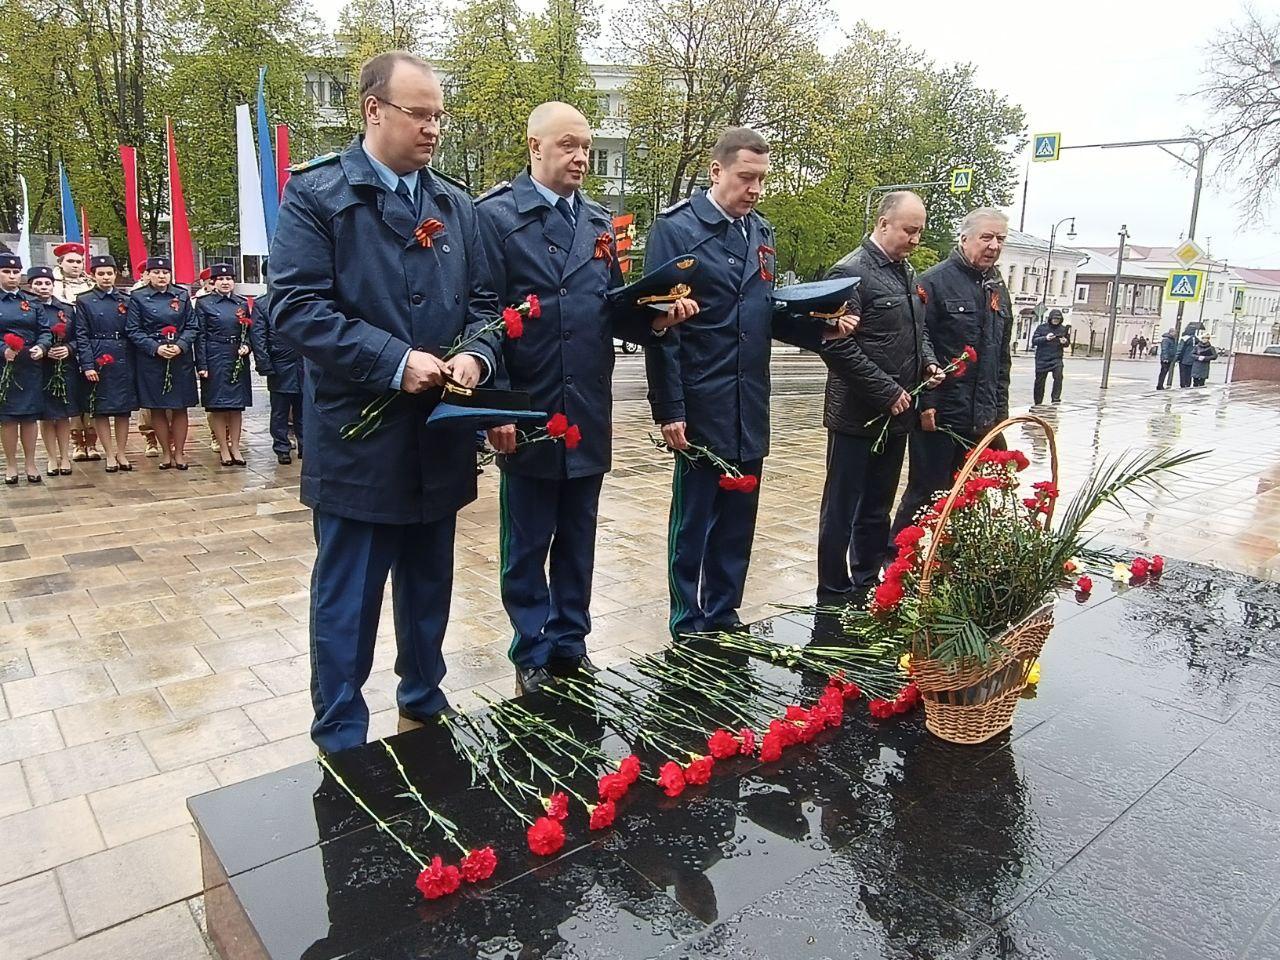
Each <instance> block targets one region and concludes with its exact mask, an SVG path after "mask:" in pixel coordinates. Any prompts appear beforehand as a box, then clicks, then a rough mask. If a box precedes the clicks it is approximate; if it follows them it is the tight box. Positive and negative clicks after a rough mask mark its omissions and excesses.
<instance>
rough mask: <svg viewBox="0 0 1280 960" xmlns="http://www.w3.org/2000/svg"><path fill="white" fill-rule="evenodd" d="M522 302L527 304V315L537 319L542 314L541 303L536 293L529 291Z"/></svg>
mask: <svg viewBox="0 0 1280 960" xmlns="http://www.w3.org/2000/svg"><path fill="white" fill-rule="evenodd" d="M524 302H525V303H527V304H528V305H529V316H530V317H532V318H533V319H534V320H537V319H538V318H539V317H540V316H542V303H541V301H539V300H538V295H537V294H536V293H531V294H529V295H528V296H527V297H525V298H524Z"/></svg>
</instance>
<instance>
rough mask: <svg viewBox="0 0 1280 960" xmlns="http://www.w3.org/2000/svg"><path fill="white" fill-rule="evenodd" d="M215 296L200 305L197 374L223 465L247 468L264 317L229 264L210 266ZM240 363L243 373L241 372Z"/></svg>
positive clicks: (206, 296)
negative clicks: (248, 415) (248, 419)
mask: <svg viewBox="0 0 1280 960" xmlns="http://www.w3.org/2000/svg"><path fill="white" fill-rule="evenodd" d="M209 272H210V275H211V276H212V277H213V293H207V294H204V295H203V296H201V297H200V298H199V300H197V301H196V305H195V308H194V309H195V314H196V326H197V329H198V331H199V335H198V336H197V338H196V371H197V373H198V374H199V376H200V388H201V390H200V392H201V394H202V397H203V402H204V408H205V409H206V410H208V411H209V430H210V431H211V432H212V433H213V438H214V440H216V441H217V442H218V456H219V458H220V459H221V461H222V465H223V466H224V467H230V466H232V465H235V466H237V467H243V466H245V462H244V460H243V459H242V458H241V457H240V433H241V429H242V427H243V421H244V408H245V407H251V406H253V377H252V376H251V375H250V373H249V369H250V354H252V355H253V357H254V358H256V359H257V361H258V363H259V364H261V363H262V360H263V358H264V356H265V354H264V352H263V343H262V313H261V311H260V310H258V309H257V307H256V305H255V304H254V303H253V301H251V300H249V299H246V298H245V297H242V296H240V295H239V294H237V293H236V292H235V287H236V276H235V270H234V269H233V268H232V266H231V264H229V263H215V264H214V265H213V266H212V267H210V268H209ZM237 364H239V369H238V370H237Z"/></svg>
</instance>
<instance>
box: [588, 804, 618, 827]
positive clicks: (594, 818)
mask: <svg viewBox="0 0 1280 960" xmlns="http://www.w3.org/2000/svg"><path fill="white" fill-rule="evenodd" d="M617 815H618V808H617V807H615V806H614V805H613V801H612V800H604V801H602V802H600V803H597V804H596V805H595V806H594V807H592V808H591V819H590V820H589V821H588V822H587V826H588V827H589V828H590V829H592V830H603V829H605V827H610V826H613V818H614V817H616V816H617Z"/></svg>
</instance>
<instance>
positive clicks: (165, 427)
mask: <svg viewBox="0 0 1280 960" xmlns="http://www.w3.org/2000/svg"><path fill="white" fill-rule="evenodd" d="M146 270H147V285H146V286H145V287H141V288H139V289H137V290H135V291H133V292H132V293H131V294H129V325H128V333H129V340H130V342H132V343H133V346H134V348H135V350H136V354H135V356H136V358H137V364H138V402H139V403H140V404H142V406H144V407H146V408H147V409H148V410H150V411H151V428H152V429H153V430H155V432H156V441H157V442H158V443H159V444H160V452H161V454H162V456H164V457H165V458H166V460H165V462H164V463H161V464H160V469H161V470H168V469H170V468H172V467H177V468H178V469H179V470H186V469H187V453H186V449H185V448H186V443H187V408H188V407H194V406H195V405H196V403H198V402H199V401H198V398H197V397H196V368H195V360H194V347H195V341H196V317H195V313H194V311H193V310H192V309H191V295H190V294H189V293H187V290H186V288H185V287H180V286H176V285H174V284H172V283H170V280H171V279H172V277H173V264H172V263H171V262H170V260H169V258H168V257H148V258H147V266H146ZM169 327H172V328H173V329H174V332H173V333H170V334H168V335H166V334H165V333H164V331H165V330H166V329H167V328H169ZM166 385H167V386H168V387H169V389H168V390H166V389H165V386H166ZM122 452H123V451H122ZM120 465H121V466H122V467H124V469H126V470H128V469H129V467H128V466H127V465H126V464H125V463H123V462H122V463H121V464H120Z"/></svg>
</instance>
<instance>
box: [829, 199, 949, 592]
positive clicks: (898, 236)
mask: <svg viewBox="0 0 1280 960" xmlns="http://www.w3.org/2000/svg"><path fill="white" fill-rule="evenodd" d="M924 224H925V209H924V203H923V202H922V201H921V199H920V198H919V197H918V196H916V195H915V194H914V193H910V192H908V191H897V192H894V193H890V194H887V195H886V196H885V198H884V199H883V200H882V201H881V202H880V209H879V210H878V211H877V215H876V224H875V229H874V230H873V231H872V233H871V235H870V236H869V237H867V239H866V240H864V241H863V242H862V246H860V247H858V249H857V250H855V251H853V253H851V254H849V255H848V256H847V257H845V258H844V259H843V260H841V261H840V262H839V263H837V264H836V265H835V266H834V267H832V268H831V271H830V273H828V275H827V276H828V277H861V278H862V283H861V284H859V286H858V289H857V294H856V295H857V300H858V303H857V307H858V314H859V316H860V317H861V321H860V324H859V327H858V331H857V333H856V334H854V336H852V337H847V338H845V339H843V340H831V341H828V342H827V343H825V344H823V346H822V350H821V355H822V359H823V361H824V362H825V363H826V365H827V395H826V404H825V406H824V409H823V418H822V422H823V425H824V426H825V427H826V428H827V480H826V483H825V485H824V486H823V488H822V511H821V514H820V515H819V520H818V602H819V603H821V604H839V603H847V602H852V603H861V602H862V601H863V600H864V599H865V598H866V595H867V593H868V592H869V591H870V589H871V588H872V587H874V586H875V583H876V579H877V577H878V575H879V572H880V567H881V566H882V564H883V563H884V558H885V556H886V555H887V554H888V552H889V547H890V541H889V517H890V513H891V511H892V508H893V496H894V494H895V493H896V492H897V489H898V478H899V477H900V476H901V474H902V458H903V455H904V454H905V452H906V448H907V434H908V433H909V432H910V431H911V429H912V427H914V426H915V425H916V423H917V415H916V411H915V409H914V406H913V404H912V402H911V396H910V395H909V392H908V391H910V390H913V389H915V387H916V386H918V385H919V383H920V381H921V380H924V379H929V381H930V383H933V384H935V385H936V384H937V383H940V382H941V381H942V376H941V374H940V372H939V368H938V365H937V362H936V359H935V357H934V355H933V348H932V347H931V346H930V344H929V335H928V332H927V331H926V330H925V324H924V304H923V303H921V302H920V298H919V297H918V296H917V294H916V277H915V271H914V270H912V268H911V264H910V263H908V262H907V256H908V255H909V254H910V253H911V251H912V250H914V249H915V248H916V246H917V245H918V244H919V243H920V236H921V234H922V233H923V231H924ZM882 432H883V434H884V436H883V439H881V435H882Z"/></svg>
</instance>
